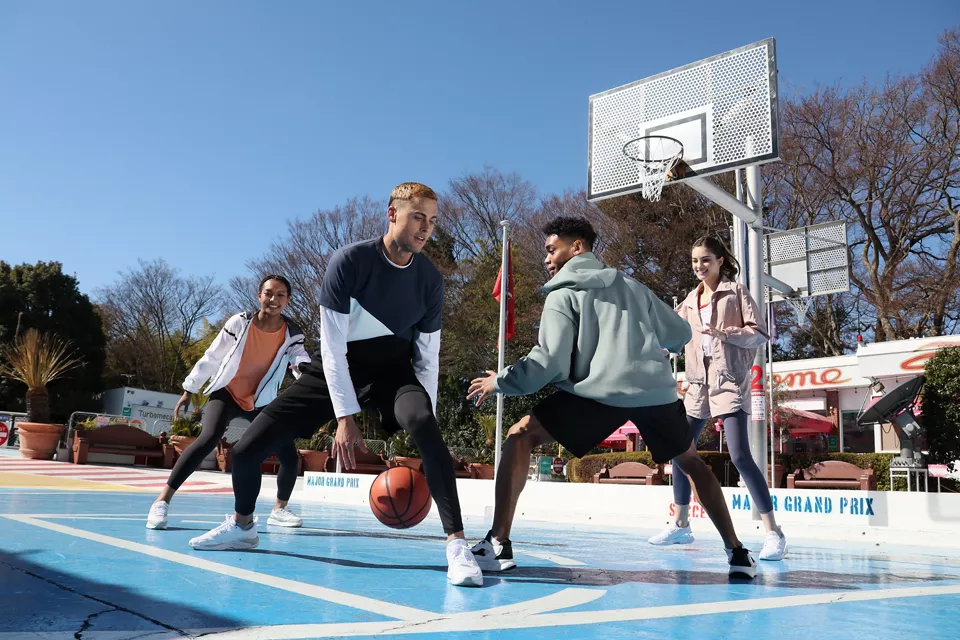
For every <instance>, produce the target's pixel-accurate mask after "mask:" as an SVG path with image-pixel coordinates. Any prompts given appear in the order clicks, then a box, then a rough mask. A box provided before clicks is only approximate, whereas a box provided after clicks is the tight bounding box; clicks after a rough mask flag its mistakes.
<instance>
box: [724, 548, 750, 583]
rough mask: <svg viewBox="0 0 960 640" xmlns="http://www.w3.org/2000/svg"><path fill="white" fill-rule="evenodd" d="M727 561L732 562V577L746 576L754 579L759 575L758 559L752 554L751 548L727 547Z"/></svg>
mask: <svg viewBox="0 0 960 640" xmlns="http://www.w3.org/2000/svg"><path fill="white" fill-rule="evenodd" d="M726 551H727V561H729V562H730V571H729V573H730V577H731V578H746V579H748V580H753V579H754V578H756V577H757V561H756V560H754V559H753V556H752V555H750V550H749V549H744V548H743V547H737V548H736V549H727V550H726Z"/></svg>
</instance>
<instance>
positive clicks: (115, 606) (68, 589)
mask: <svg viewBox="0 0 960 640" xmlns="http://www.w3.org/2000/svg"><path fill="white" fill-rule="evenodd" d="M0 565H2V566H4V567H7V568H8V569H11V570H13V571H19V572H20V573H23V574H25V575H28V576H30V577H31V578H36V579H37V580H42V581H43V582H46V583H47V584H51V585H53V586H55V587H56V588H58V589H62V590H63V591H66V592H67V593H72V594H74V595H77V596H80V597H81V598H86V599H87V600H92V601H94V602H98V603H100V604H102V605H103V606H105V607H109V608H108V609H105V610H104V611H98V612H96V613H92V614H90V615H89V616H87V617H86V619H85V620H84V621H83V624H82V625H80V629H78V630H77V631H76V632H75V633H74V634H73V637H74V638H75V639H76V640H82V637H83V633H84V632H85V631H86V630H87V629H88V628H89V627H90V624H91V623H92V622H93V619H94V618H96V617H97V616H99V615H103V614H104V613H110V612H113V611H122V612H123V613H129V614H130V615H132V616H136V617H137V618H140V619H141V620H146V621H147V622H150V623H152V624H155V625H157V626H158V627H163V628H164V629H166V630H167V631H173V632H174V633H176V634H178V635H180V636H183V637H185V638H189V637H190V634H189V633H187V632H186V631H183V630H182V629H178V628H177V627H174V626H172V625H169V624H167V623H165V622H161V621H159V620H155V619H154V618H151V617H150V616H146V615H144V614H142V613H140V612H138V611H134V610H132V609H128V608H127V607H122V606H120V605H118V604H114V603H112V602H109V601H107V600H103V599H102V598H97V597H96V596H91V595H88V594H86V593H81V592H79V591H77V590H76V589H73V588H72V587H69V586H67V585H65V584H62V583H60V582H57V581H56V580H51V579H50V578H47V577H45V576H41V575H39V574H37V573H34V572H33V571H28V570H27V569H24V568H22V567H18V566H16V565H12V564H10V563H8V562H0Z"/></svg>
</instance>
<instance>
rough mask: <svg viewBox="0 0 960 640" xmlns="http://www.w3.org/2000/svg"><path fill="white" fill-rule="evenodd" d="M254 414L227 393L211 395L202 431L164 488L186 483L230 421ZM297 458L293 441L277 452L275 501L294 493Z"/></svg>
mask: <svg viewBox="0 0 960 640" xmlns="http://www.w3.org/2000/svg"><path fill="white" fill-rule="evenodd" d="M257 413H258V412H257V411H244V410H243V409H241V408H240V406H239V405H238V404H237V403H236V401H234V399H233V397H232V396H231V395H230V393H229V392H228V391H227V390H226V389H220V390H218V391H214V392H213V394H212V395H211V396H210V400H209V401H208V402H207V406H206V408H205V409H204V412H203V430H202V431H201V432H200V435H199V436H198V437H197V439H196V440H194V442H193V444H191V445H190V446H189V447H187V449H186V450H185V451H184V452H183V455H181V456H180V458H179V459H178V460H177V464H176V465H174V467H173V470H172V471H171V472H170V477H169V478H168V479H167V486H168V487H170V488H171V489H173V490H174V491H176V490H177V489H179V488H180V485H182V484H183V483H184V482H186V480H187V478H189V477H190V475H191V474H192V473H193V472H194V471H196V470H197V468H198V467H199V466H200V463H201V462H203V459H204V458H206V457H207V456H208V455H210V452H211V451H213V450H214V449H216V448H217V443H218V442H220V438H222V437H223V434H224V433H226V431H227V424H228V423H229V422H230V421H231V420H233V419H234V418H238V417H241V416H243V417H245V418H247V419H250V420H253V419H255V417H256V415H257ZM297 457H298V456H297V449H296V447H294V446H293V441H292V440H291V441H290V442H288V443H286V444H285V445H284V446H282V447H279V448H278V449H277V458H279V459H280V471H278V472H277V499H278V500H289V499H290V494H291V493H293V486H294V485H295V484H296V483H297V466H298V465H297V463H298V460H297Z"/></svg>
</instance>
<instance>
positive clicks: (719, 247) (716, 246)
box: [691, 236, 740, 280]
mask: <svg viewBox="0 0 960 640" xmlns="http://www.w3.org/2000/svg"><path fill="white" fill-rule="evenodd" d="M697 247H703V248H704V249H706V250H707V251H709V252H710V253H712V254H713V255H715V256H717V257H718V258H723V264H721V265H720V275H721V277H724V278H726V279H728V280H736V279H737V274H738V273H740V263H739V262H737V259H736V258H734V257H733V254H732V253H730V249H727V245H725V244H724V243H723V240H721V239H720V238H717V237H715V236H702V237H700V238H697V241H696V242H694V243H693V247H691V249H696V248H697Z"/></svg>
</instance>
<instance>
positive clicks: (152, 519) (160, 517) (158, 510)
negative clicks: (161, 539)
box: [147, 500, 170, 529]
mask: <svg viewBox="0 0 960 640" xmlns="http://www.w3.org/2000/svg"><path fill="white" fill-rule="evenodd" d="M169 509H170V503H169V502H164V501H163V500H158V501H157V502H154V503H153V504H152V505H150V513H148V514H147V529H166V528H167V511H168V510H169Z"/></svg>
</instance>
